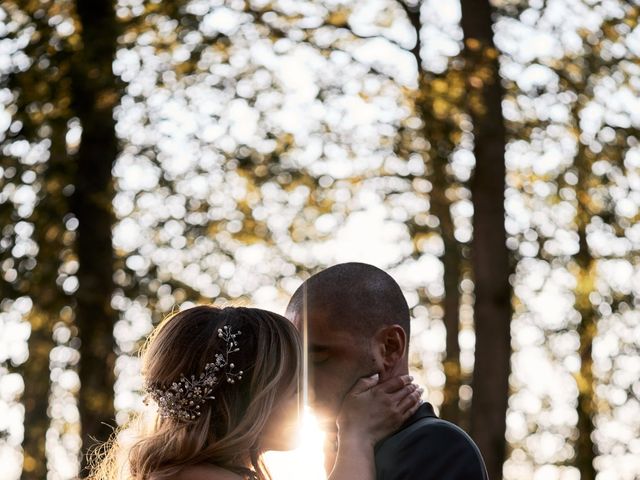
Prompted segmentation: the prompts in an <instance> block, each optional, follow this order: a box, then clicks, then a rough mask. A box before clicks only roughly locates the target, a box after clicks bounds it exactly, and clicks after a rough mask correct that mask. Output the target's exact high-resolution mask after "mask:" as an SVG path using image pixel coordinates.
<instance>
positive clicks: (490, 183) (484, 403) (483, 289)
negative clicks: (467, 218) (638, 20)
mask: <svg viewBox="0 0 640 480" xmlns="http://www.w3.org/2000/svg"><path fill="white" fill-rule="evenodd" d="M461 5H462V21H461V24H462V30H463V34H464V41H465V47H464V56H465V59H466V61H467V62H469V64H468V69H469V76H468V85H469V91H470V93H471V94H474V93H475V94H476V95H477V96H476V97H475V98H474V97H473V96H472V97H471V98H470V100H469V103H470V110H471V116H472V120H473V133H474V137H475V146H474V154H475V159H476V166H475V172H474V177H473V180H472V184H471V193H472V199H473V204H474V217H473V253H472V264H473V270H474V277H475V306H474V311H475V331H476V352H475V365H474V371H473V400H472V406H471V436H472V437H473V438H474V440H475V441H476V442H477V444H478V446H479V447H480V450H481V452H482V454H483V455H484V458H485V462H486V465H487V470H488V473H489V477H490V478H492V479H494V480H497V479H499V478H502V466H503V463H504V459H505V450H506V440H505V426H506V421H505V420H506V411H507V404H508V397H509V373H510V360H511V335H510V324H511V312H512V310H511V287H510V284H509V275H510V265H509V253H508V249H507V247H506V231H505V226H504V219H505V211H504V191H505V175H506V168H505V162H504V153H505V143H506V139H505V137H506V135H505V127H504V120H503V116H502V98H503V90H502V85H501V82H500V74H499V65H498V55H497V52H496V50H495V46H494V42H493V31H492V25H493V22H492V13H493V12H492V8H491V5H490V2H489V0H462V2H461Z"/></svg>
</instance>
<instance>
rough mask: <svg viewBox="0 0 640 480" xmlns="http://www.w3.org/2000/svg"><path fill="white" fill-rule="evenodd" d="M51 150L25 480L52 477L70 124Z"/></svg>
mask: <svg viewBox="0 0 640 480" xmlns="http://www.w3.org/2000/svg"><path fill="white" fill-rule="evenodd" d="M50 126H51V129H52V132H51V136H50V139H51V147H50V149H49V160H48V161H47V162H46V164H45V166H44V170H43V172H42V174H41V181H40V182H41V191H42V195H43V196H42V198H41V199H40V201H39V203H38V205H37V207H36V209H35V210H34V213H33V215H32V218H31V221H32V222H33V224H34V239H35V241H36V243H37V245H38V254H37V256H36V268H35V269H34V270H33V274H32V276H31V278H30V279H29V283H30V290H31V291H30V293H31V297H32V299H33V304H34V308H33V310H32V311H31V313H30V314H29V323H30V325H31V334H30V335H29V358H28V359H27V361H26V362H25V364H24V365H22V366H21V368H20V371H21V372H20V373H21V374H22V378H23V381H24V393H23V396H22V402H23V404H24V427H25V428H24V440H23V442H22V451H23V457H24V461H23V468H22V476H21V478H22V480H41V479H43V478H46V477H47V457H46V451H45V440H46V433H47V430H48V428H49V425H50V418H49V413H48V410H49V393H50V378H49V377H50V375H49V371H50V370H49V356H50V354H51V350H52V349H53V347H54V346H55V343H54V341H53V325H54V323H55V322H56V321H57V319H58V317H59V312H60V309H61V308H62V307H63V306H64V305H65V304H66V303H67V300H68V299H67V298H65V297H64V295H63V294H62V292H61V291H60V289H59V287H58V286H57V285H56V278H57V276H58V267H59V265H60V256H61V255H62V252H63V250H64V249H65V243H64V239H63V238H64V232H65V227H64V223H63V218H64V216H65V214H66V213H67V211H68V199H67V198H66V196H65V195H64V194H63V188H64V186H65V185H66V184H67V182H68V180H69V171H68V170H69V159H68V156H67V153H66V143H65V136H66V131H67V128H66V119H65V118H58V119H56V120H54V121H52V122H50Z"/></svg>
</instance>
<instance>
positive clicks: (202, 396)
mask: <svg viewBox="0 0 640 480" xmlns="http://www.w3.org/2000/svg"><path fill="white" fill-rule="evenodd" d="M241 333H242V332H240V331H239V330H238V331H237V332H235V333H232V332H231V329H230V328H229V326H228V325H225V326H224V327H222V328H219V329H218V337H219V338H221V339H222V341H223V342H225V345H226V346H225V349H224V353H218V354H216V356H215V361H214V362H212V363H207V364H206V365H205V366H204V372H202V373H201V374H200V375H199V376H198V377H196V376H195V375H191V376H190V377H186V376H185V375H184V374H181V375H180V380H179V381H177V382H173V383H172V384H171V386H170V387H168V388H163V387H160V386H156V385H149V384H147V385H146V386H145V390H146V391H147V394H148V396H150V397H151V398H152V399H153V400H155V402H156V403H157V404H158V411H159V413H160V416H162V417H165V418H166V417H170V418H173V419H175V420H182V421H186V422H189V421H191V420H195V419H197V418H198V417H199V416H200V407H201V406H202V405H203V404H204V403H205V402H206V401H207V400H215V398H216V397H214V396H213V395H212V393H213V390H214V388H216V387H217V386H218V385H219V384H220V382H222V381H226V382H227V383H235V381H236V380H242V375H243V372H242V370H240V371H239V372H237V373H236V372H234V371H233V369H234V368H235V365H234V364H233V363H230V362H229V355H231V354H232V353H235V352H237V351H239V350H240V348H239V347H238V341H237V340H236V337H237V336H239V335H240V334H241Z"/></svg>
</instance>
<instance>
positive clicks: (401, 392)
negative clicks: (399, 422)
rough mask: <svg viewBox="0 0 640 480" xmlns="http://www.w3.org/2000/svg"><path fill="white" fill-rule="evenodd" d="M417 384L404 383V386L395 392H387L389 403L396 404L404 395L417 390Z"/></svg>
mask: <svg viewBox="0 0 640 480" xmlns="http://www.w3.org/2000/svg"><path fill="white" fill-rule="evenodd" d="M418 388H419V387H418V385H416V384H414V383H410V384H409V385H405V386H404V387H402V388H401V389H400V390H398V391H397V392H394V393H391V394H388V395H389V397H390V400H391V403H392V404H393V405H396V404H398V403H400V402H401V401H402V400H403V399H404V398H405V397H407V396H408V395H409V394H411V393H413V392H415V391H416V390H418Z"/></svg>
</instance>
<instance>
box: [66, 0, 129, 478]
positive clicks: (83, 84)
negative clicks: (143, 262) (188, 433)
mask: <svg viewBox="0 0 640 480" xmlns="http://www.w3.org/2000/svg"><path fill="white" fill-rule="evenodd" d="M77 12H78V17H79V19H80V24H81V28H82V43H83V48H82V51H81V52H80V53H79V54H78V55H77V56H76V58H75V60H76V62H75V63H74V66H73V75H72V79H73V94H74V97H73V107H74V110H75V111H76V112H77V114H78V117H79V119H80V123H81V125H82V140H81V143H80V148H79V150H78V156H77V159H78V164H77V174H76V179H75V182H74V185H75V192H74V197H73V202H72V203H73V212H74V214H75V216H76V217H77V219H78V230H77V240H76V252H77V255H78V263H79V269H78V282H79V287H78V290H77V292H76V300H77V309H76V322H77V326H78V330H79V337H80V340H81V346H80V358H81V360H80V369H79V374H80V382H81V385H82V388H81V389H80V394H79V399H78V407H79V411H80V422H81V429H82V441H83V449H84V451H85V452H87V450H89V449H90V448H91V447H92V446H94V444H95V442H102V441H105V440H107V439H108V437H109V436H110V434H111V433H112V429H113V426H114V425H115V421H114V417H115V413H114V407H113V387H114V364H115V356H116V355H115V352H114V339H113V325H114V321H115V314H114V311H113V309H112V307H111V296H112V293H113V291H114V283H113V261H114V251H113V245H112V240H111V235H112V227H113V223H114V216H113V209H112V201H113V194H114V193H113V178H112V168H113V165H114V162H115V160H116V156H117V153H118V141H117V138H116V134H115V121H114V118H113V109H114V106H115V105H116V104H117V102H118V101H119V90H118V84H117V81H116V79H115V76H114V75H113V71H112V62H113V59H114V56H115V51H116V41H117V37H118V23H117V21H116V18H115V12H114V5H113V2H112V1H110V0H78V1H77ZM82 466H83V470H84V471H83V472H82V473H83V474H85V473H86V457H85V456H83V461H82Z"/></svg>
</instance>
